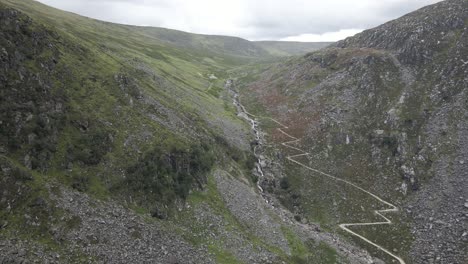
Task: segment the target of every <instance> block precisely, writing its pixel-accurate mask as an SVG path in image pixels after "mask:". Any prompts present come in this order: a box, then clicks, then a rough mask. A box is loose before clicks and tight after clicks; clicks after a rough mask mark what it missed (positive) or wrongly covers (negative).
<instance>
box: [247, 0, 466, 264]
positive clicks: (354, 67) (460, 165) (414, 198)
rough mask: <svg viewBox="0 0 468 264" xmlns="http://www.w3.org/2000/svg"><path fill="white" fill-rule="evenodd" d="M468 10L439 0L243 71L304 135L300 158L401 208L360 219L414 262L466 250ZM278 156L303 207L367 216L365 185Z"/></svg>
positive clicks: (265, 106)
mask: <svg viewBox="0 0 468 264" xmlns="http://www.w3.org/2000/svg"><path fill="white" fill-rule="evenodd" d="M467 21H468V2H466V1H460V0H452V1H450V0H449V1H443V2H441V3H438V4H435V5H432V6H428V7H425V8H422V9H421V10H418V11H416V12H414V13H410V14H408V15H406V16H403V17H401V18H399V19H396V20H394V21H391V22H388V23H386V24H384V25H382V26H379V27H377V28H374V29H370V30H366V31H364V32H362V33H360V34H358V35H356V36H354V37H351V38H348V39H346V40H343V41H340V42H338V43H335V44H333V45H332V46H331V47H329V48H327V49H325V50H322V51H318V52H314V53H311V54H308V55H306V56H304V57H302V58H300V59H293V60H289V61H287V62H284V63H280V64H275V65H270V66H269V68H268V69H267V70H263V71H258V72H257V73H251V74H250V75H246V76H247V77H248V78H245V79H240V82H243V83H244V84H245V88H244V89H243V90H242V94H243V95H244V97H243V99H244V102H245V103H246V105H247V108H249V106H250V107H251V109H252V111H253V112H254V113H259V114H263V115H268V116H272V117H274V118H276V119H278V120H279V121H280V122H282V123H284V124H286V125H287V126H288V127H289V129H288V131H290V134H292V135H294V136H295V137H298V138H301V141H300V142H301V143H300V144H301V146H302V147H303V148H305V149H306V151H308V152H309V153H310V155H308V156H307V158H304V159H303V160H304V163H306V164H309V165H310V166H311V167H313V168H315V169H318V170H321V171H324V172H327V173H330V174H332V175H336V176H338V177H340V178H343V179H346V180H349V181H352V182H355V183H357V184H359V185H360V186H362V187H364V188H365V189H367V190H372V191H373V192H375V193H378V194H380V195H381V196H383V197H385V198H386V199H388V200H390V201H393V202H395V203H397V204H398V205H399V206H400V207H401V208H403V210H402V211H401V212H400V214H399V215H398V214H397V215H395V216H394V219H397V220H396V222H397V224H396V227H394V228H393V229H392V228H386V227H382V228H376V229H374V230H365V229H359V231H360V232H362V233H364V234H367V236H368V237H370V238H373V239H374V240H376V241H378V242H379V243H380V244H381V245H386V246H387V248H391V249H393V248H394V249H395V250H394V252H398V253H399V254H400V255H401V256H403V257H404V258H405V259H406V260H408V262H414V263H428V262H434V263H445V262H447V263H463V262H464V261H465V260H466V258H467V255H466V241H467V240H466V239H467V235H466V230H467V226H466V222H467V221H466V220H467V215H466V212H467V207H466V202H467V201H466V199H467V198H466V197H467V196H468V193H467V188H466V187H467V186H468V182H467V181H468V177H467V170H466V169H467V167H466V166H467V165H466V164H467V159H468V156H467V153H466V149H467V148H468V145H467V144H468V134H467V128H468V123H467V119H466V117H467V114H468V108H467V106H468V104H467V102H468V101H467V98H468V97H467V93H468V79H467V76H468V47H467V44H466V43H468V30H467V27H468V24H467ZM255 74H256V75H255ZM256 78H258V79H256ZM252 79H253V80H255V81H251V80H252ZM252 94H254V95H255V96H252ZM249 98H253V99H249ZM256 101H258V102H261V105H260V106H256V105H255V104H254V102H256ZM268 126H269V127H271V126H270V124H268ZM269 132H270V135H269V139H270V140H271V141H275V142H278V143H281V142H283V141H284V140H285V139H284V136H282V135H281V134H278V133H277V131H276V130H274V129H270V130H269ZM288 133H289V132H288ZM274 151H276V152H281V151H284V150H281V148H278V149H276V150H274ZM280 161H281V157H280ZM283 164H285V165H284V166H285V174H286V175H287V176H288V177H287V178H289V182H292V184H289V185H290V186H289V187H288V188H286V189H287V190H286V191H285V190H281V189H276V192H277V193H278V195H280V196H282V197H283V201H284V203H285V204H289V206H290V208H292V210H295V211H296V212H297V213H298V214H301V215H303V216H304V217H307V218H310V219H313V220H316V221H321V222H328V223H330V222H331V223H343V222H346V221H348V222H350V219H352V220H353V221H363V219H366V217H367V219H369V218H370V219H372V216H370V215H367V216H366V215H365V214H363V213H360V212H358V211H360V209H359V206H363V207H362V208H363V209H366V210H370V208H367V206H366V205H365V204H366V203H367V202H369V201H367V200H366V199H367V198H365V197H362V196H361V194H358V193H356V192H354V191H349V190H346V189H343V188H341V187H340V186H339V185H338V186H337V184H332V183H327V182H324V180H323V179H318V178H317V177H313V176H314V175H310V173H309V172H307V171H303V170H297V169H295V168H291V166H290V165H287V162H286V161H284V162H283ZM288 171H289V172H288ZM315 176H316V175H315ZM330 193H332V194H331V195H330ZM327 196H331V197H330V198H324V197H327ZM311 201H313V202H311ZM375 206H378V205H375ZM371 207H373V206H371ZM370 211H371V210H370ZM379 234H380V235H379ZM381 234H386V236H382V235H381Z"/></svg>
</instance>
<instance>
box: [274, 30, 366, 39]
mask: <svg viewBox="0 0 468 264" xmlns="http://www.w3.org/2000/svg"><path fill="white" fill-rule="evenodd" d="M359 32H362V29H341V30H340V31H336V32H326V33H323V34H300V35H297V36H290V37H286V38H282V39H280V40H282V41H301V42H334V41H338V40H342V39H345V38H347V37H351V36H354V35H356V34H357V33H359Z"/></svg>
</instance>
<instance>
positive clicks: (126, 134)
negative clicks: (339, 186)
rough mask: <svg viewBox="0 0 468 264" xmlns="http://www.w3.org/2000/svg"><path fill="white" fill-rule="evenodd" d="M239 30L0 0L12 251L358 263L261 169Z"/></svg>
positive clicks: (108, 259)
mask: <svg viewBox="0 0 468 264" xmlns="http://www.w3.org/2000/svg"><path fill="white" fill-rule="evenodd" d="M274 58H275V56H273V55H272V54H270V53H269V52H268V51H266V50H264V49H263V48H261V47H259V46H257V45H256V44H255V43H252V42H249V41H246V40H242V39H239V38H232V37H217V36H202V35H194V34H189V33H184V32H179V31H173V30H166V29H158V28H147V27H132V26H125V25H117V24H112V23H106V22H101V21H97V20H93V19H90V18H85V17H81V16H78V15H75V14H72V13H68V12H63V11H60V10H57V9H53V8H50V7H47V6H45V5H42V4H40V3H38V2H36V1H29V0H22V1H16V0H15V1H11V0H0V61H1V64H0V65H1V67H0V95H1V96H0V124H1V125H0V194H1V197H0V262H1V263H22V262H39V263H83V262H85V263H128V262H136V263H154V262H155V263H240V262H241V263H242V262H243V263H304V261H305V260H306V259H307V260H310V261H315V262H319V261H320V262H325V263H335V262H341V261H344V260H347V261H349V262H352V263H360V262H362V261H363V260H364V259H368V258H370V256H369V255H368V253H367V252H365V251H364V250H361V249H359V248H357V247H356V246H355V245H353V244H352V243H349V242H348V241H342V240H337V239H336V238H335V237H334V235H333V234H330V233H327V232H324V231H323V230H321V229H320V228H319V227H318V226H317V225H314V224H311V225H303V224H302V223H300V222H297V221H296V220H294V215H292V214H291V213H290V212H287V211H285V210H284V209H283V208H282V207H281V206H279V203H278V202H277V201H276V200H275V199H274V198H273V197H271V198H269V199H268V203H267V202H266V198H264V197H263V196H262V193H261V192H260V191H259V188H258V186H257V184H256V182H257V181H258V177H259V176H260V175H259V173H258V172H255V171H256V170H255V167H256V165H258V163H257V157H256V156H255V155H254V151H253V148H254V144H255V137H254V135H253V133H252V131H251V128H250V125H249V123H248V122H246V121H245V120H244V119H242V118H241V117H239V116H238V113H237V111H236V107H235V106H234V105H233V103H232V100H233V95H232V93H233V91H231V90H229V89H227V88H229V85H225V84H226V83H229V82H227V80H228V78H229V77H230V76H229V75H230V73H229V71H230V70H232V69H236V68H239V67H240V66H246V65H250V64H251V63H260V62H261V63H265V61H268V60H272V59H274Z"/></svg>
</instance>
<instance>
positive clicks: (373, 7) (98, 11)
mask: <svg viewBox="0 0 468 264" xmlns="http://www.w3.org/2000/svg"><path fill="white" fill-rule="evenodd" d="M39 1H40V2H42V3H44V4H47V5H50V6H53V7H56V8H59V9H63V10H67V11H71V12H74V13H77V14H80V15H84V16H88V17H92V18H96V19H100V20H104V21H109V22H115V23H121V24H130V25H137V26H155V27H165V28H171V29H178V30H183V31H187V32H192V33H200V34H210V35H228V36H238V37H242V38H245V39H249V40H285V41H312V42H316V41H337V40H340V39H344V38H346V37H348V36H352V35H354V34H356V33H359V32H361V31H362V30H364V29H368V28H372V27H375V26H378V25H380V24H382V23H385V22H387V21H389V20H392V19H395V18H398V17H400V16H402V15H404V14H406V13H409V12H411V11H414V10H416V9H418V8H420V7H423V6H425V5H429V4H433V3H436V2H440V0H39Z"/></svg>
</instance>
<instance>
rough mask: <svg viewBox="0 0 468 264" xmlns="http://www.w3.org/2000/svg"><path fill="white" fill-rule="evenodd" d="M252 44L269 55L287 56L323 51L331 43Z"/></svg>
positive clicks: (281, 42) (274, 42)
mask: <svg viewBox="0 0 468 264" xmlns="http://www.w3.org/2000/svg"><path fill="white" fill-rule="evenodd" d="M254 43H255V44H257V45H258V46H260V47H262V48H264V49H265V50H267V51H268V52H269V53H270V54H275V55H279V56H289V55H301V54H305V53H309V52H312V51H316V50H319V49H323V48H325V47H327V46H328V45H330V44H331V43H333V42H295V41H255V42H254Z"/></svg>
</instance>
